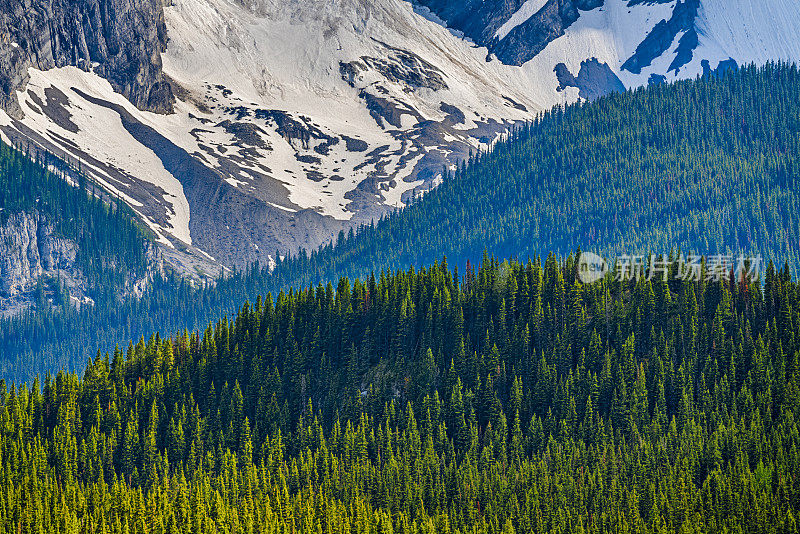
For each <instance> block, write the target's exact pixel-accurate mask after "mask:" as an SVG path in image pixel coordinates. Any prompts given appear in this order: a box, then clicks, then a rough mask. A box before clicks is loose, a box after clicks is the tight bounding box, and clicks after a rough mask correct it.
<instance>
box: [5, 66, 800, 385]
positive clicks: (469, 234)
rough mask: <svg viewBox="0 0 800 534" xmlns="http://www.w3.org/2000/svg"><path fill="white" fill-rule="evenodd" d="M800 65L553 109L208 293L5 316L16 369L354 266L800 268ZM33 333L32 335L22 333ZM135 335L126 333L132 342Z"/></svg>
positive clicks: (202, 318)
mask: <svg viewBox="0 0 800 534" xmlns="http://www.w3.org/2000/svg"><path fill="white" fill-rule="evenodd" d="M799 88H800V72H799V71H798V69H797V67H790V66H787V65H768V66H765V67H763V68H761V69H756V68H753V67H748V68H742V69H739V70H738V71H729V72H727V73H723V74H716V75H710V76H707V77H705V78H702V79H699V80H688V81H682V82H678V83H672V84H664V85H655V86H652V87H649V88H647V89H644V90H639V91H635V92H628V93H624V94H617V95H612V96H608V97H605V98H603V99H600V100H597V101H595V102H593V103H589V104H580V105H571V106H569V107H567V108H565V109H557V110H554V111H553V112H551V113H548V114H545V115H543V116H542V117H541V118H540V119H539V120H538V121H537V122H535V123H533V124H531V125H530V126H528V127H526V128H524V129H520V130H519V131H518V132H517V133H516V134H515V135H514V136H513V137H512V138H510V139H508V140H503V141H500V142H498V143H497V144H496V146H495V148H494V150H493V151H492V152H491V153H489V154H482V155H480V156H475V157H474V158H473V160H472V161H471V162H470V163H469V164H468V165H466V166H462V168H461V169H459V170H458V171H457V172H454V173H449V174H448V176H447V177H446V179H445V180H444V182H443V183H442V184H441V185H440V186H439V187H438V188H437V189H435V190H434V191H431V192H430V193H428V194H427V195H425V196H423V197H422V198H421V199H418V200H415V201H414V202H413V203H412V204H411V205H410V206H409V207H407V208H405V209H404V210H402V211H399V212H397V213H395V214H392V215H391V216H388V217H386V218H384V219H383V220H381V221H379V222H377V223H376V224H374V225H368V226H366V227H362V228H360V229H358V231H357V232H353V233H352V234H351V233H344V232H342V233H341V234H340V235H339V236H337V239H336V243H335V244H334V245H331V246H328V247H324V248H323V249H321V250H316V251H308V252H306V253H304V254H297V255H293V256H290V257H286V258H284V259H283V261H280V262H278V263H277V265H276V266H275V268H274V270H270V269H267V268H261V269H253V268H251V269H248V270H245V271H237V272H235V273H231V274H230V275H229V276H227V277H226V278H225V279H223V280H219V281H218V282H217V284H216V285H214V286H213V287H198V288H195V289H193V288H192V287H190V285H189V284H188V283H185V282H181V281H180V280H177V279H174V278H169V277H168V278H166V279H157V280H156V281H155V282H154V287H153V288H152V289H151V290H149V291H146V292H145V293H144V294H143V295H142V297H141V299H137V300H128V301H125V302H124V303H120V304H115V305H114V306H112V307H109V308H101V307H100V306H98V307H97V308H95V309H92V310H81V311H76V310H67V311H64V312H61V311H59V312H58V313H52V314H44V315H41V316H37V317H26V318H22V319H12V320H8V321H5V322H2V323H0V353H1V354H2V355H3V358H2V359H0V365H2V366H3V367H2V369H4V370H5V376H8V377H15V378H17V379H19V380H20V381H25V380H27V381H29V380H31V379H32V378H33V377H34V376H35V375H37V374H40V373H44V372H46V371H47V370H52V369H55V368H58V367H69V368H72V369H81V368H82V367H83V365H84V362H85V361H86V358H87V357H89V356H93V355H94V354H95V351H96V350H97V348H104V349H109V350H111V349H113V348H114V345H115V344H116V343H119V342H120V341H121V340H129V339H133V340H134V341H136V340H137V339H139V337H140V336H142V335H144V336H145V337H147V336H149V335H150V334H151V333H152V332H154V331H156V330H161V331H162V332H176V331H182V330H183V329H184V328H203V327H205V326H206V325H207V324H208V322H209V321H212V320H216V319H217V318H218V317H220V316H222V315H224V314H233V313H235V312H236V306H237V304H238V303H241V302H243V301H244V300H246V299H250V300H251V302H252V301H254V300H255V298H256V296H257V295H259V294H261V295H266V294H267V292H270V291H271V292H272V293H273V295H277V294H278V293H279V292H280V291H281V290H287V288H289V287H294V288H298V287H309V286H314V287H316V286H317V284H319V283H323V284H325V283H327V282H331V281H333V282H335V281H336V280H338V278H339V277H340V276H352V277H362V278H367V277H369V276H370V274H371V273H373V272H374V273H375V275H376V276H380V273H381V272H383V271H385V270H387V269H406V268H408V267H409V266H414V267H416V268H420V267H424V266H426V265H430V264H432V263H433V262H434V261H437V260H441V259H442V258H443V257H444V256H446V257H447V259H448V262H449V263H450V265H453V266H456V267H457V268H458V269H459V272H462V273H463V269H464V267H465V266H466V265H467V262H471V263H472V264H473V265H474V264H476V263H477V262H479V261H480V260H481V258H482V257H483V253H484V251H486V252H488V253H490V254H493V255H495V256H496V257H516V258H519V259H520V260H522V261H524V260H526V259H527V258H528V257H531V258H532V257H535V256H537V255H539V256H544V255H545V254H549V253H550V252H554V253H557V254H560V255H561V256H562V257H566V256H567V255H568V254H570V253H571V252H573V251H575V250H576V249H578V248H581V249H582V250H584V251H592V252H597V253H602V254H604V255H605V256H606V257H608V258H613V257H616V256H619V255H623V254H643V255H644V254H648V253H651V252H652V253H656V254H659V253H663V254H669V253H670V252H671V251H675V252H676V253H677V249H679V248H680V249H681V250H682V251H683V252H688V251H692V252H694V253H699V254H703V255H705V256H707V257H708V256H709V255H713V254H725V253H730V254H731V255H734V256H737V255H738V254H747V255H750V254H753V255H758V254H760V255H762V256H763V258H764V259H765V261H766V260H770V259H771V260H772V261H774V262H775V263H777V264H778V265H783V264H784V263H785V262H787V263H788V264H789V270H790V271H791V272H796V270H797V267H798V265H800V250H799V249H800V218H798V214H800V209H798V205H800V199H799V198H798V184H800V167H798V165H797V161H798V158H800V122H799V121H798V118H800V100H799V99H798V95H799V94H800V91H798V89H799ZM20 339H23V340H25V343H20V341H19V340H20ZM124 343H125V341H123V344H124Z"/></svg>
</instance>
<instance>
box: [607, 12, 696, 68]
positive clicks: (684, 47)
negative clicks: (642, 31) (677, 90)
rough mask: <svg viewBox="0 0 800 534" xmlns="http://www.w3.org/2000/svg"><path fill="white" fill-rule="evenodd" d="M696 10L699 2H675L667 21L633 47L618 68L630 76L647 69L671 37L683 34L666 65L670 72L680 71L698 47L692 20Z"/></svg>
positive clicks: (671, 39)
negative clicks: (634, 48)
mask: <svg viewBox="0 0 800 534" xmlns="http://www.w3.org/2000/svg"><path fill="white" fill-rule="evenodd" d="M699 9H700V0H682V1H681V0H679V1H678V3H677V4H676V5H675V9H674V11H673V12H672V17H670V19H669V20H662V21H661V22H659V23H658V24H656V26H655V27H654V28H653V30H652V31H651V32H650V33H649V34H648V35H647V37H646V38H645V40H644V41H642V43H641V44H640V45H639V46H638V47H637V48H636V53H635V54H634V55H633V56H631V57H630V58H629V59H628V60H627V61H626V62H625V63H624V64H623V65H622V68H623V69H624V70H627V71H628V72H632V73H634V74H641V72H642V69H644V68H646V67H649V66H650V65H651V64H652V63H653V61H654V60H655V59H656V58H657V57H661V55H662V54H663V53H664V52H666V51H667V50H668V49H669V47H670V46H672V43H673V42H674V41H675V38H676V37H677V36H678V35H679V34H680V33H681V32H684V34H683V37H681V40H680V42H679V44H678V50H677V54H676V57H675V60H674V61H673V62H672V64H671V65H670V66H669V70H670V71H675V72H676V73H677V71H678V70H680V69H681V67H683V66H684V65H686V64H687V63H689V61H691V60H692V55H693V52H694V49H695V48H697V45H698V36H697V30H696V28H695V21H696V19H697V13H698V10H699Z"/></svg>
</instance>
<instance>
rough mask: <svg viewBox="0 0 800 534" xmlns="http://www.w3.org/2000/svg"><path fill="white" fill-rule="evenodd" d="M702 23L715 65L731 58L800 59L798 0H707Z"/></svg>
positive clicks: (762, 60) (754, 60) (758, 60)
mask: <svg viewBox="0 0 800 534" xmlns="http://www.w3.org/2000/svg"><path fill="white" fill-rule="evenodd" d="M698 26H699V32H698V33H699V35H700V49H701V50H702V52H703V53H704V54H703V55H705V56H706V58H707V59H709V60H710V61H711V64H712V67H714V66H716V63H717V62H718V61H722V60H726V59H728V58H733V59H735V60H736V61H737V62H738V63H739V64H740V65H741V64H745V63H756V64H763V63H766V62H767V61H778V60H783V61H798V60H800V29H798V28H800V4H798V2H797V0H703V3H702V4H701V8H700V13H699V25H698ZM715 52H716V54H715ZM715 60H718V61H715Z"/></svg>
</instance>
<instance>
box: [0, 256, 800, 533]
mask: <svg viewBox="0 0 800 534" xmlns="http://www.w3.org/2000/svg"><path fill="white" fill-rule="evenodd" d="M576 274H577V265H576V263H575V261H574V258H570V259H568V260H567V261H566V262H564V264H563V265H562V266H559V265H558V264H557V262H556V260H555V258H554V257H553V256H550V257H549V258H548V259H547V260H546V261H544V264H542V263H541V262H540V261H539V260H536V261H533V262H529V263H528V264H520V263H516V262H504V263H503V264H500V263H498V262H496V261H490V262H487V263H486V264H484V265H483V266H482V267H481V268H480V269H478V270H477V271H476V270H472V269H470V270H468V271H467V272H466V273H464V275H463V276H461V277H459V276H457V275H456V274H455V273H454V272H453V271H451V270H449V269H448V267H447V266H446V265H443V264H440V265H436V266H433V267H430V268H425V269H423V270H419V271H411V270H409V271H402V272H397V273H393V274H391V275H386V276H383V277H381V278H380V279H376V278H370V279H369V280H364V281H360V280H349V279H346V278H342V279H341V280H340V282H339V284H338V286H337V288H336V291H334V289H333V287H332V286H328V287H327V288H325V287H320V288H318V289H314V288H311V289H307V290H297V291H290V292H287V293H285V294H281V295H280V296H278V297H277V298H276V299H272V298H268V299H265V300H259V301H257V302H256V303H255V304H254V305H252V306H251V305H245V306H243V307H242V308H241V310H240V311H239V313H238V314H237V315H236V318H235V320H233V321H230V320H228V319H223V320H221V321H219V322H218V323H217V324H216V325H215V326H214V327H210V326H209V327H208V328H206V329H204V330H201V331H197V332H192V333H188V332H185V333H182V334H178V335H175V336H170V337H160V336H157V335H156V336H152V337H151V338H150V340H149V341H147V342H145V341H142V342H140V343H138V344H136V345H135V346H133V345H132V346H130V347H129V349H128V350H127V354H125V353H124V352H123V351H119V350H118V351H116V352H114V353H113V354H106V355H98V357H97V358H95V359H94V360H93V361H91V362H90V363H89V365H88V367H87V368H86V371H85V372H84V373H83V375H82V378H79V377H78V375H74V374H69V373H66V372H61V373H59V374H58V375H57V376H56V377H55V378H53V377H50V376H48V377H46V378H45V379H44V380H43V381H41V382H40V381H36V382H35V383H33V384H32V385H31V386H22V387H17V386H15V385H13V384H11V385H9V384H6V383H5V382H0V428H2V432H0V463H2V465H3V469H0V506H2V508H0V510H2V514H0V528H2V531H3V532H9V533H11V532H70V531H81V530H85V529H87V528H89V529H91V530H92V531H93V532H94V531H99V532H108V533H113V534H128V533H130V534H144V533H151V532H154V531H155V532H229V533H235V532H243V533H250V532H292V531H293V532H359V533H366V532H375V533H387V532H398V533H401V532H402V533H413V532H425V533H434V532H436V533H444V534H447V533H454V532H461V533H464V534H490V533H498V534H499V533H502V534H514V533H516V532H525V533H527V532H563V533H567V532H598V533H604V532H629V531H636V532H643V533H648V534H649V533H653V534H656V533H663V532H704V531H707V530H711V531H730V532H764V531H767V532H781V533H783V532H786V533H795V532H797V530H798V527H797V519H796V517H797V514H798V512H800V504H799V503H800V485H799V484H798V480H797V477H796V473H797V472H798V469H800V453H798V451H799V450H800V425H799V424H798V421H800V352H799V351H798V348H799V343H798V341H800V337H798V336H797V334H798V332H799V330H798V329H800V317H799V316H798V309H800V286H799V285H798V284H797V282H796V281H794V280H792V279H791V277H790V276H789V273H788V271H781V272H775V271H774V270H770V271H769V272H768V273H767V276H766V280H765V283H764V284H763V286H762V285H761V284H758V283H750V284H748V283H741V284H740V283H736V282H734V283H723V282H721V281H718V282H715V283H706V282H687V281H682V280H676V281H674V282H671V283H669V284H668V283H666V282H662V281H654V282H652V283H651V282H650V281H647V280H645V279H639V280H637V281H628V282H624V283H623V282H616V281H614V280H613V277H611V276H609V277H607V278H606V279H604V280H601V281H599V282H598V283H596V284H592V285H588V286H584V285H582V284H581V283H580V281H579V280H578V279H577V276H576Z"/></svg>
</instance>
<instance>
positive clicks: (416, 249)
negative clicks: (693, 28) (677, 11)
mask: <svg viewBox="0 0 800 534" xmlns="http://www.w3.org/2000/svg"><path fill="white" fill-rule="evenodd" d="M799 160H800V70H798V68H797V66H796V65H791V66H790V65H786V64H768V65H766V66H763V67H759V68H757V67H754V66H750V67H744V68H742V69H739V70H738V71H736V70H730V71H727V72H725V73H723V74H719V75H717V74H713V75H709V76H706V77H703V78H699V79H696V80H687V81H680V82H676V83H674V84H662V85H657V86H651V87H648V88H640V89H636V90H634V91H629V92H625V93H619V94H613V95H609V96H607V97H604V98H601V99H598V100H596V101H593V102H591V103H578V104H575V105H571V106H567V107H566V108H562V107H556V108H554V109H553V110H552V111H548V112H546V113H544V114H542V116H541V117H539V118H538V119H537V120H535V121H533V122H532V123H530V124H528V125H527V126H525V127H523V128H521V129H519V130H517V131H516V132H515V133H514V134H513V135H512V136H511V138H510V139H508V140H505V141H502V142H499V143H497V145H496V146H495V148H494V149H493V150H492V152H491V153H489V154H479V155H476V156H474V157H473V158H472V160H471V161H469V162H468V163H467V164H466V165H465V166H463V167H461V168H459V169H458V170H457V171H456V172H454V173H451V172H446V176H445V181H444V183H443V184H442V185H441V186H439V187H438V188H436V189H435V190H433V191H431V192H429V193H427V194H426V195H425V196H424V198H422V199H421V200H419V201H417V202H416V203H414V205H412V206H411V207H409V208H407V209H405V210H404V211H402V212H400V213H399V214H397V215H395V216H392V217H389V218H387V219H386V220H383V221H381V222H380V224H376V225H372V226H368V227H366V228H362V229H361V231H359V232H357V233H351V234H349V235H345V234H344V233H341V234H340V236H339V239H338V241H337V242H336V243H335V244H334V245H330V246H327V247H324V248H322V249H321V250H319V251H312V252H310V253H309V254H300V255H299V257H297V258H295V259H293V261H290V262H287V263H285V264H284V265H282V268H281V269H280V270H279V275H280V277H281V278H282V279H284V280H285V281H286V282H287V285H291V284H298V283H300V284H307V283H316V282H317V281H318V280H335V279H336V278H337V277H338V276H343V275H347V276H364V275H365V274H367V273H370V272H372V271H380V270H381V269H384V268H389V267H393V268H406V267H407V266H409V265H414V266H417V267H420V266H424V265H430V264H431V263H432V262H434V261H435V260H436V259H438V258H440V257H441V256H442V255H443V254H446V255H447V257H448V258H450V260H451V261H452V262H453V263H454V264H455V265H464V262H466V261H473V262H475V261H477V260H478V259H479V258H480V256H481V254H482V253H483V251H484V250H488V251H489V252H490V253H493V254H495V255H497V256H499V257H515V258H519V259H520V260H522V261H525V259H527V258H532V257H534V256H535V255H536V254H541V255H546V254H549V253H550V252H554V253H557V254H562V255H564V256H566V255H567V254H569V253H570V252H571V251H573V250H576V249H577V248H579V247H580V248H582V249H583V250H592V251H594V252H598V253H603V254H604V255H605V256H606V257H615V256H618V255H622V254H644V253H647V252H653V253H656V254H659V253H668V252H669V251H670V250H672V249H673V248H675V247H681V248H683V249H684V250H693V251H697V252H699V253H701V254H703V255H711V254H723V253H733V254H739V253H744V254H758V253H760V254H762V255H763V256H764V257H765V258H772V259H774V260H775V261H778V262H779V263H780V264H781V265H782V264H783V262H785V261H788V262H789V264H790V265H791V268H792V269H796V268H797V267H798V266H800V254H799V253H800V165H798V161H799Z"/></svg>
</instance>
